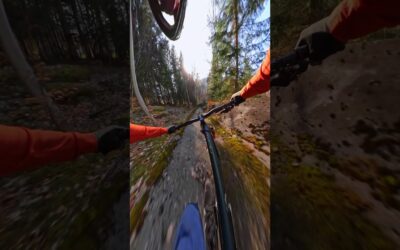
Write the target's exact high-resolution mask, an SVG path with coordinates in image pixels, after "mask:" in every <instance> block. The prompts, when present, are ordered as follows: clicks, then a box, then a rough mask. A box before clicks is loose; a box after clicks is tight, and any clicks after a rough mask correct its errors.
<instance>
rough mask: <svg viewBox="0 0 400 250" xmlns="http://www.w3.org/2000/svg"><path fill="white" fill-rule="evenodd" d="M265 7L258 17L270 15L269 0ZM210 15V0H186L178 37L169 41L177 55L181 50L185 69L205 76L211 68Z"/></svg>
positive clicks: (201, 76) (202, 76)
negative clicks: (183, 17) (182, 22)
mask: <svg viewBox="0 0 400 250" xmlns="http://www.w3.org/2000/svg"><path fill="white" fill-rule="evenodd" d="M266 2H267V3H266V5H267V6H266V8H264V11H263V13H262V14H261V16H260V18H265V17H268V16H269V15H270V7H269V6H270V3H269V2H270V1H269V0H267V1H266ZM211 16H212V0H201V1H199V0H188V1H187V6H186V14H185V21H184V24H183V29H182V33H181V36H180V38H179V39H178V40H177V41H171V42H170V44H172V45H174V46H175V49H176V51H177V55H179V53H180V52H182V55H183V64H184V67H185V69H186V70H187V71H189V72H193V71H195V72H196V73H198V74H199V76H200V78H201V79H202V78H205V77H207V76H208V73H209V71H210V68H211V45H210V44H208V42H209V38H210V36H211V29H210V27H209V26H208V19H209V17H211Z"/></svg>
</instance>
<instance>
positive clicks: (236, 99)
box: [231, 91, 245, 106]
mask: <svg viewBox="0 0 400 250" xmlns="http://www.w3.org/2000/svg"><path fill="white" fill-rule="evenodd" d="M244 101H245V99H244V98H243V97H242V96H241V95H240V91H238V92H236V93H235V94H233V95H232V96H231V102H233V104H235V106H237V105H239V104H241V103H242V102H244Z"/></svg>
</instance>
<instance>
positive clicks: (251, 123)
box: [131, 95, 269, 249]
mask: <svg viewBox="0 0 400 250" xmlns="http://www.w3.org/2000/svg"><path fill="white" fill-rule="evenodd" d="M268 105H269V97H266V96H265V95H263V96H259V97H256V98H252V99H250V100H249V101H247V102H246V103H244V104H242V105H240V106H239V107H237V108H235V109H234V110H232V111H231V112H230V113H228V114H222V115H219V116H216V117H214V118H212V119H208V121H209V123H210V124H212V126H213V127H214V129H215V131H216V142H217V147H218V149H219V153H220V157H221V163H222V173H223V178H224V183H225V190H226V193H227V197H228V201H229V202H230V204H231V206H232V214H233V222H234V228H235V235H236V238H237V244H238V247H239V249H248V248H249V246H250V245H249V244H251V246H250V248H252V249H265V248H266V246H268V244H269V243H268V242H269V188H268V186H269V144H268V140H267V138H268V136H267V135H268V115H269V114H268V113H267V110H269V109H268ZM151 109H152V110H153V113H156V117H159V120H161V123H162V124H164V125H170V124H172V122H174V123H176V122H177V121H179V120H181V121H183V120H185V119H188V118H189V117H191V116H194V115H196V114H199V113H200V112H202V111H203V109H202V108H196V109H195V110H190V109H186V110H184V109H183V110H180V111H178V112H176V111H177V109H179V108H172V107H151ZM137 111H138V112H136V113H134V114H133V117H134V118H135V122H136V121H138V123H140V122H141V117H143V114H141V112H140V111H139V110H138V109H137ZM156 169H157V170H156ZM155 173H156V176H157V177H156V178H155V177H153V176H154V175H155ZM214 200H215V197H214V186H213V180H212V170H211V166H210V162H209V156H208V152H207V146H206V142H205V140H204V136H203V134H202V133H201V131H200V125H199V124H195V125H192V126H189V127H187V128H186V129H185V130H184V131H182V132H180V133H178V134H177V135H173V136H165V137H161V138H157V139H152V140H148V141H144V142H140V143H137V144H135V145H133V146H132V147H131V230H132V232H131V247H132V248H133V249H169V248H170V247H171V246H172V244H173V243H174V240H175V233H176V227H177V224H178V223H179V219H180V216H181V214H182V212H183V210H184V208H185V205H186V204H187V203H189V202H195V203H197V204H198V205H199V209H200V211H201V213H202V219H203V221H204V222H205V224H206V225H207V227H206V228H205V231H206V237H207V241H208V244H209V245H212V244H215V242H216V238H215V237H216V235H217V232H216V231H215V229H216V227H215V222H214V219H213V214H212V206H213V204H214ZM210 208H211V209H210Z"/></svg>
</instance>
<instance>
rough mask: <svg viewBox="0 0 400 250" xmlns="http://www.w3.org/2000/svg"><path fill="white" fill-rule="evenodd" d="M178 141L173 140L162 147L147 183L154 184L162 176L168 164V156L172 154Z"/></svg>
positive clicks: (148, 174)
mask: <svg viewBox="0 0 400 250" xmlns="http://www.w3.org/2000/svg"><path fill="white" fill-rule="evenodd" d="M176 144H177V141H173V142H170V143H168V144H167V145H164V146H163V147H162V149H160V150H161V153H160V154H159V156H158V158H157V161H156V163H155V164H154V165H153V166H152V167H151V169H150V170H149V172H148V173H147V180H146V184H147V185H148V186H152V185H154V184H155V183H156V182H157V181H158V180H159V178H160V177H161V175H162V173H163V171H164V169H165V168H166V167H167V166H168V164H169V160H168V158H169V157H170V156H171V154H172V151H173V150H174V149H175V147H176Z"/></svg>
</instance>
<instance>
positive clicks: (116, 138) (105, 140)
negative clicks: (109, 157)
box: [94, 126, 129, 155]
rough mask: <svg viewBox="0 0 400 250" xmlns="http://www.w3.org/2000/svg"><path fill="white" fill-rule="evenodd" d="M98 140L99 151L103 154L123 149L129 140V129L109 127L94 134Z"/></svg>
mask: <svg viewBox="0 0 400 250" xmlns="http://www.w3.org/2000/svg"><path fill="white" fill-rule="evenodd" d="M94 134H95V135H96V138H97V151H98V152H101V153H102V154H104V155H105V154H107V153H108V152H110V151H112V150H115V149H118V148H121V147H122V146H123V144H124V142H125V140H128V139H129V128H125V127H121V126H109V127H106V128H103V129H100V130H97V131H96V132H94Z"/></svg>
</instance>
